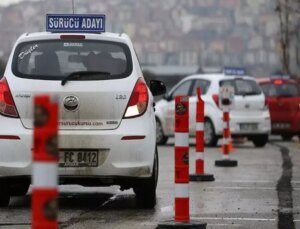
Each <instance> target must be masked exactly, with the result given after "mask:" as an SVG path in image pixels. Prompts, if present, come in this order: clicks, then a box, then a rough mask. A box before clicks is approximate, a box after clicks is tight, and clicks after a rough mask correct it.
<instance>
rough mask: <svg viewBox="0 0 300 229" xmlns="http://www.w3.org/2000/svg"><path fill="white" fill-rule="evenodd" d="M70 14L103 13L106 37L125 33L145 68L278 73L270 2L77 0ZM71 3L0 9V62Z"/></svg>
mask: <svg viewBox="0 0 300 229" xmlns="http://www.w3.org/2000/svg"><path fill="white" fill-rule="evenodd" d="M75 2H76V13H104V14H106V15H107V31H111V32H125V33H127V34H129V36H130V37H131V38H132V40H133V41H134V44H135V48H136V51H137V53H138V56H139V59H140V61H141V62H142V65H145V66H163V65H164V66H165V65H167V66H224V65H230V66H244V67H245V68H246V69H248V71H249V72H250V73H252V74H254V75H266V74H268V73H270V72H274V71H276V70H278V68H280V67H281V63H280V55H279V50H278V37H277V34H278V19H277V15H276V13H275V12H274V7H275V6H274V5H275V3H274V1H272V0H226V1H220V0H189V1H175V0H164V1H161V0H151V1H148V0H139V1H136V0H104V1H98V0H80V1H75ZM71 12H72V7H71V1H67V0H64V1H61V0H51V1H45V0H42V1H37V2H29V1H23V2H20V3H18V4H14V5H10V6H7V7H5V8H0V37H1V42H0V56H1V55H2V56H4V58H8V54H9V52H10V50H11V48H12V45H13V43H14V42H15V40H16V39H17V37H18V36H19V35H20V34H22V33H24V32H34V31H42V30H44V28H45V14H46V13H71Z"/></svg>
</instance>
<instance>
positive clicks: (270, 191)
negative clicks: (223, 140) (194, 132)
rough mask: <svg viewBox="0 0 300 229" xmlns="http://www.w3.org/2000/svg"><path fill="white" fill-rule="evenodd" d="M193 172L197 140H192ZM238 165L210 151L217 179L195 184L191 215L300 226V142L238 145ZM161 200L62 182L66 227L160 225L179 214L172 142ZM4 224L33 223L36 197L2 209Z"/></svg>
mask: <svg viewBox="0 0 300 229" xmlns="http://www.w3.org/2000/svg"><path fill="white" fill-rule="evenodd" d="M191 143H192V144H191V145H192V147H191V149H190V157H191V158H190V161H191V163H190V164H191V167H190V170H191V172H193V171H194V163H193V157H194V153H193V150H194V144H193V143H194V141H193V139H192V140H191ZM235 148H236V150H235V152H234V153H232V154H231V157H232V158H234V159H236V160H238V163H239V165H238V167H236V168H220V167H215V166H214V161H215V160H216V159H219V158H221V154H220V153H219V149H218V148H207V149H206V155H205V157H206V161H205V162H206V168H205V169H206V172H208V173H213V174H214V176H215V179H216V181H215V182H198V183H191V184H190V198H191V199H190V204H191V210H190V211H191V218H192V219H195V220H201V221H205V222H207V224H208V226H207V228H214V229H215V228H216V229H221V228H222V229H225V228H256V229H259V228H262V229H269V228H270V229H271V228H272V229H273V228H280V229H281V228H286V229H293V228H300V166H299V165H300V152H299V151H300V144H299V143H298V139H296V138H295V139H294V141H292V142H283V141H280V140H279V138H273V139H272V141H271V142H270V144H268V145H267V146H266V147H265V148H261V149H257V148H254V147H253V145H252V143H250V142H246V143H245V144H243V145H238V146H235ZM159 157H160V176H159V184H158V190H157V196H158V197H157V201H158V204H157V206H156V208H155V209H154V210H142V209H138V208H137V207H136V205H135V198H134V194H133V192H132V191H131V190H128V191H125V192H121V191H119V190H118V187H109V188H85V187H81V186H60V191H61V195H60V198H59V205H60V211H59V222H60V228H89V229H90V228H130V229H133V228H155V227H156V226H157V224H158V223H159V222H161V221H162V220H166V219H171V218H172V217H173V207H172V205H173V201H174V200H173V198H174V197H173V179H174V158H173V157H174V154H173V145H172V140H171V141H170V142H169V144H168V145H166V146H162V147H159ZM0 227H1V228H29V227H30V195H29V194H28V195H27V196H26V197H15V198H13V199H12V201H11V204H10V206H9V207H8V208H6V209H1V210H0Z"/></svg>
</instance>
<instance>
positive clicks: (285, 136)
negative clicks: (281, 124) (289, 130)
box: [281, 134, 294, 141]
mask: <svg viewBox="0 0 300 229" xmlns="http://www.w3.org/2000/svg"><path fill="white" fill-rule="evenodd" d="M281 137H282V140H283V141H291V140H292V138H293V137H294V136H293V135H292V134H282V135H281Z"/></svg>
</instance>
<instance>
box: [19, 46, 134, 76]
mask: <svg viewBox="0 0 300 229" xmlns="http://www.w3.org/2000/svg"><path fill="white" fill-rule="evenodd" d="M74 72H99V73H101V72H105V73H107V74H106V75H109V77H107V76H106V77H103V76H101V74H98V78H97V76H94V77H93V78H92V79H93V80H97V79H99V80H100V79H101V80H102V79H119V78H125V77H127V76H129V75H130V74H131V72H132V61H131V55H130V51H129V48H128V46H127V45H125V44H122V43H117V42H108V41H91V40H89V41H87V40H82V41H81V40H80V41H74V40H72V41H71V40H48V41H34V42H26V43H21V44H20V45H19V46H18V47H17V48H16V51H15V54H14V60H13V73H14V74H15V75H16V76H18V77H22V78H30V79H46V80H62V79H64V78H65V77H66V76H68V75H70V74H72V73H74ZM89 79H91V78H90V77H89V76H87V77H86V78H85V77H81V78H80V80H89Z"/></svg>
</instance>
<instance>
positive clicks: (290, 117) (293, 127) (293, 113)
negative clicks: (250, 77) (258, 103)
mask: <svg viewBox="0 0 300 229" xmlns="http://www.w3.org/2000/svg"><path fill="white" fill-rule="evenodd" d="M258 83H259V84H260V86H261V88H262V90H263V92H264V94H265V96H266V99H267V103H268V106H269V110H270V115H271V123H272V134H275V135H281V137H282V138H283V140H291V139H292V138H293V136H295V135H298V136H299V135H300V122H299V120H300V92H299V85H298V84H297V82H296V81H295V80H292V79H290V78H289V77H284V76H279V77H278V76H275V77H270V78H264V79H259V80H258Z"/></svg>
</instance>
